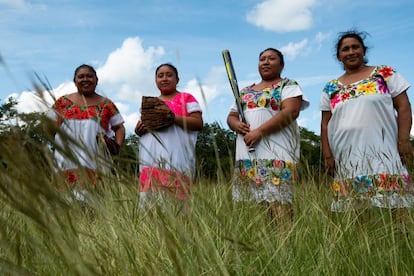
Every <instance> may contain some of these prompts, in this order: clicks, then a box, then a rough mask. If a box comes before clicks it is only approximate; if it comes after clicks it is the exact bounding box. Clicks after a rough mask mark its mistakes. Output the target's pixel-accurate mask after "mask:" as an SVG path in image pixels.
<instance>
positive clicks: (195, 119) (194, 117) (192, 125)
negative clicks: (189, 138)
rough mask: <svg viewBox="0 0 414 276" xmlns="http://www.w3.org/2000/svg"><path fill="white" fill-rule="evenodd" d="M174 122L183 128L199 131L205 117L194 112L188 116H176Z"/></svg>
mask: <svg viewBox="0 0 414 276" xmlns="http://www.w3.org/2000/svg"><path fill="white" fill-rule="evenodd" d="M174 123H176V124H177V125H179V126H180V127H182V128H183V129H187V130H192V131H197V130H201V129H202V128H203V119H202V117H201V113H199V112H196V113H192V114H191V115H190V116H188V117H184V116H177V115H176V116H175V119H174Z"/></svg>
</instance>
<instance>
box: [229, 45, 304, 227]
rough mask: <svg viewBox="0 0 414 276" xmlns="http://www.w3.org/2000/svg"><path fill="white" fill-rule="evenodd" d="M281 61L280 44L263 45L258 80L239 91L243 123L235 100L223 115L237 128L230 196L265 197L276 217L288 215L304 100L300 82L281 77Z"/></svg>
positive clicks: (290, 214) (262, 199)
mask: <svg viewBox="0 0 414 276" xmlns="http://www.w3.org/2000/svg"><path fill="white" fill-rule="evenodd" d="M283 67H284V58H283V55H282V53H281V52H280V51H279V50H277V49H273V48H268V49H265V50H264V51H262V52H261V53H260V54H259V63H258V71H259V74H260V76H261V81H260V82H259V83H257V84H252V85H250V86H249V87H245V88H243V89H242V90H241V91H240V101H241V105H242V109H243V112H244V116H245V118H246V121H247V123H243V122H242V121H241V120H240V117H239V114H238V112H237V108H236V104H235V103H234V104H233V106H232V107H231V110H230V113H229V115H228V117H227V123H228V125H229V127H230V129H232V130H234V131H235V132H237V134H238V135H237V140H236V156H235V160H236V166H235V171H234V177H233V180H232V183H233V199H234V200H235V201H256V202H260V203H266V205H268V206H269V211H270V212H271V214H272V218H274V219H275V220H276V223H278V222H280V223H283V221H282V220H286V219H287V220H288V221H290V220H291V219H292V218H293V207H292V198H293V196H292V185H293V183H294V182H295V178H296V164H297V162H298V161H299V151H300V134H299V127H298V124H297V122H296V118H297V117H298V116H299V113H300V111H301V110H303V109H305V108H307V107H308V105H309V102H308V101H307V100H306V99H304V96H303V92H302V89H301V88H300V86H299V84H298V83H297V82H296V81H294V80H291V79H288V78H282V77H281V72H282V70H283ZM251 147H254V149H255V151H254V152H251V151H249V148H251Z"/></svg>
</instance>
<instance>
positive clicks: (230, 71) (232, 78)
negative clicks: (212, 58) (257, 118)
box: [221, 49, 254, 152]
mask: <svg viewBox="0 0 414 276" xmlns="http://www.w3.org/2000/svg"><path fill="white" fill-rule="evenodd" d="M221 54H222V55H223V60H224V65H225V67H226V72H227V77H228V78H229V82H230V86H231V90H232V91H233V96H234V99H235V101H236V107H237V112H238V113H239V116H240V118H241V121H242V122H243V123H247V121H246V117H245V116H244V112H243V107H242V105H241V102H240V90H239V86H238V84H237V78H236V73H235V71H234V67H233V62H232V60H231V55H230V51H229V50H227V49H226V50H223V51H222V52H221ZM249 152H254V147H250V148H249Z"/></svg>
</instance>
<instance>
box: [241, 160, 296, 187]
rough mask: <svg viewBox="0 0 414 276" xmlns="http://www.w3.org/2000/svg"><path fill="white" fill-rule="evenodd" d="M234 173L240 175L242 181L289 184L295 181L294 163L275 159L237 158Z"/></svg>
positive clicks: (258, 183)
mask: <svg viewBox="0 0 414 276" xmlns="http://www.w3.org/2000/svg"><path fill="white" fill-rule="evenodd" d="M236 166H237V169H236V170H235V173H236V174H239V175H240V178H241V182H242V183H255V184H256V185H260V184H262V183H271V184H274V185H276V186H277V185H280V184H282V183H286V184H289V185H291V184H292V183H293V181H295V172H296V165H295V163H293V162H285V161H283V160H276V159H258V160H253V161H252V160H250V159H244V160H239V161H238V162H237V163H236Z"/></svg>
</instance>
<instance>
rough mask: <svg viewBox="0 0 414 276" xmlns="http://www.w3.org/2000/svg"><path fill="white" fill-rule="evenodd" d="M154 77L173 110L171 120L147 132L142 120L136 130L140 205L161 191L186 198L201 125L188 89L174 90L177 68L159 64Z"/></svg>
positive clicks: (199, 109)
mask: <svg viewBox="0 0 414 276" xmlns="http://www.w3.org/2000/svg"><path fill="white" fill-rule="evenodd" d="M155 81H156V84H157V87H158V89H159V90H160V92H161V94H160V96H159V99H161V100H163V101H164V102H165V103H166V104H167V105H168V106H169V107H170V109H171V111H172V112H174V114H175V119H174V124H173V125H171V126H169V127H167V128H164V129H161V130H157V131H154V132H151V133H150V132H148V131H147V129H146V127H145V125H144V124H143V123H142V121H141V120H139V121H138V122H137V125H136V127H135V133H136V134H137V135H139V136H140V139H139V162H140V169H139V171H140V177H139V179H140V206H141V207H146V206H148V202H150V201H149V200H152V199H154V198H155V199H157V198H159V197H160V195H162V194H161V193H160V192H163V194H165V193H164V192H166V193H167V194H172V195H173V196H174V197H176V198H177V199H178V200H180V201H185V200H186V199H188V195H189V192H190V190H189V189H190V186H191V183H192V181H193V179H194V177H195V146H196V141H197V135H198V131H200V130H201V129H202V127H203V119H202V111H201V106H200V104H199V103H198V102H197V100H196V99H195V98H194V97H193V96H192V95H191V94H189V93H187V92H180V91H178V90H177V84H178V81H179V77H178V71H177V68H176V67H175V66H173V65H171V64H169V63H166V64H161V65H160V66H158V67H157V69H156V71H155Z"/></svg>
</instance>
